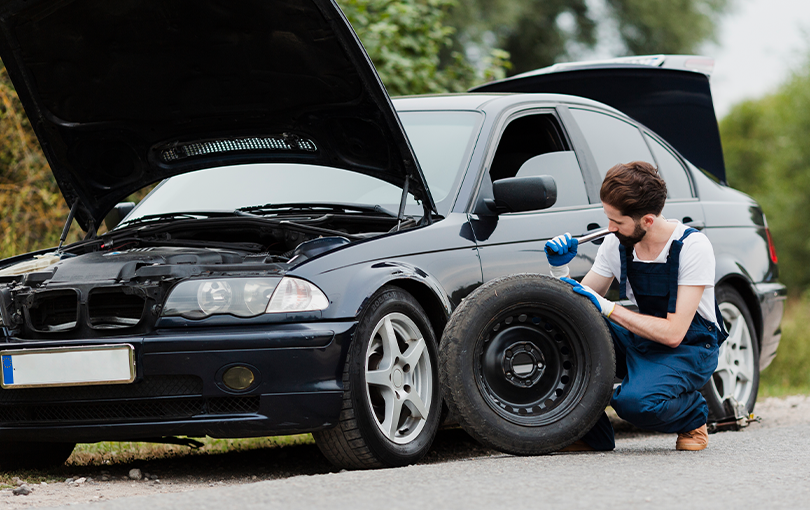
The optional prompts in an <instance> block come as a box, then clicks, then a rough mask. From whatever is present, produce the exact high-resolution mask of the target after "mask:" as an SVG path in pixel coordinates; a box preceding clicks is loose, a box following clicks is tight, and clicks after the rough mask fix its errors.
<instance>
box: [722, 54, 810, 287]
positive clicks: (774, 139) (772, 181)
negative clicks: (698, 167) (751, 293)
mask: <svg viewBox="0 0 810 510" xmlns="http://www.w3.org/2000/svg"><path fill="white" fill-rule="evenodd" d="M720 133H721V137H722V139H723V154H724V156H725V160H726V168H727V175H728V181H729V184H731V185H732V186H734V187H735V188H737V189H740V190H742V191H744V192H746V193H748V194H749V195H751V196H753V197H754V198H755V199H756V200H757V201H758V202H759V203H760V205H761V206H762V208H763V210H764V211H765V214H766V216H767V218H768V226H769V227H770V230H771V234H772V236H773V238H774V243H775V244H776V251H777V254H778V256H779V271H780V280H781V281H782V282H784V283H785V284H786V285H787V286H788V289H789V290H790V291H791V292H792V293H793V294H798V293H800V292H802V291H803V290H804V289H807V288H808V285H810V266H808V264H807V261H808V260H810V236H808V235H807V225H810V202H808V200H807V197H808V196H810V145H808V144H807V138H808V135H810V59H808V61H807V63H806V64H805V66H804V69H802V70H800V71H798V72H796V73H795V74H794V75H793V76H792V77H791V79H789V80H788V81H787V82H786V83H785V84H784V85H782V86H781V88H780V89H779V90H778V91H777V92H776V93H774V94H772V95H769V96H767V97H764V98H762V99H758V100H753V101H746V102H744V103H741V104H738V105H736V106H735V107H734V108H733V109H732V110H731V112H730V113H729V114H728V115H727V116H726V117H725V118H724V119H723V120H722V122H721V123H720Z"/></svg>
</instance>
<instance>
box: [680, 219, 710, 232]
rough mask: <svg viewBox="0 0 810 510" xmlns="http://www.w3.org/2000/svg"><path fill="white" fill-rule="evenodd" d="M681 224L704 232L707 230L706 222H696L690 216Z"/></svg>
mask: <svg viewBox="0 0 810 510" xmlns="http://www.w3.org/2000/svg"><path fill="white" fill-rule="evenodd" d="M681 223H683V224H684V225H686V226H687V227H692V228H695V229H698V230H703V229H704V228H706V222H705V221H701V220H698V221H695V220H693V219H692V218H690V217H689V216H685V217H684V218H683V219H682V220H681Z"/></svg>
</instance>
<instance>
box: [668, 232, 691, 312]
mask: <svg viewBox="0 0 810 510" xmlns="http://www.w3.org/2000/svg"><path fill="white" fill-rule="evenodd" d="M695 232H697V229H694V228H691V227H690V228H687V229H686V230H685V231H684V233H683V235H682V236H681V238H680V239H678V240H677V241H672V244H671V245H670V247H669V259H668V260H667V262H668V263H669V303H668V304H667V313H675V304H676V303H677V301H678V270H679V269H680V266H681V248H683V241H684V239H686V238H687V237H689V236H690V235H691V234H694V233H695Z"/></svg>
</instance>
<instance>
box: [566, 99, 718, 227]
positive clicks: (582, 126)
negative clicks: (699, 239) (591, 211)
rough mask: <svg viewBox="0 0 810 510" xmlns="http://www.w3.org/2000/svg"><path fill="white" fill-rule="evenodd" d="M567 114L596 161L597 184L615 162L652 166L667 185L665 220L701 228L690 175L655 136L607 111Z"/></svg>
mask: <svg viewBox="0 0 810 510" xmlns="http://www.w3.org/2000/svg"><path fill="white" fill-rule="evenodd" d="M570 112H571V116H572V117H573V118H574V120H575V121H576V123H577V127H578V128H579V130H580V131H581V132H582V134H583V137H584V139H585V141H586V142H587V144H588V148H589V150H590V152H591V154H592V155H593V158H594V160H595V162H596V168H597V171H598V173H599V182H600V183H601V181H602V180H603V179H604V178H605V174H606V173H607V171H608V170H609V169H610V168H611V167H612V166H613V165H615V164H617V163H629V162H630V161H647V162H649V163H652V164H653V165H655V166H656V168H658V170H659V173H660V175H661V177H663V179H664V181H666V183H667V202H666V204H665V206H664V211H663V215H664V217H665V218H668V219H676V220H679V221H681V222H683V223H689V224H692V225H694V226H696V227H697V228H703V225H704V223H703V221H704V218H703V209H702V208H701V207H700V204H699V203H698V201H697V199H696V198H695V197H694V193H693V190H692V185H691V181H690V179H689V176H688V174H687V173H686V170H685V169H684V167H683V164H682V163H681V161H680V159H679V158H678V157H677V156H676V155H675V153H674V151H672V149H670V148H669V146H668V145H666V144H665V143H664V142H663V141H662V140H661V139H660V138H659V137H658V136H656V135H654V134H652V133H651V132H649V131H646V130H645V131H644V132H642V131H641V130H640V129H639V127H638V126H637V125H636V124H634V123H633V122H631V121H629V120H627V119H626V118H623V117H621V116H619V115H616V114H612V113H611V112H608V111H603V110H597V109H591V108H585V107H571V108H570Z"/></svg>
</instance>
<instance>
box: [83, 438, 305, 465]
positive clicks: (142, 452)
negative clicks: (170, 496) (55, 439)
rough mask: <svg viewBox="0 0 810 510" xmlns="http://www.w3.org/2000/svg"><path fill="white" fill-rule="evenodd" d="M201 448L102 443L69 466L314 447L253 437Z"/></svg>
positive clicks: (292, 440) (85, 446)
mask: <svg viewBox="0 0 810 510" xmlns="http://www.w3.org/2000/svg"><path fill="white" fill-rule="evenodd" d="M197 440H198V441H200V442H201V443H203V445H204V446H202V447H201V448H193V447H189V446H183V445H175V444H161V443H137V442H126V441H123V442H116V441H102V442H100V443H86V444H79V445H77V446H76V449H74V450H73V454H72V455H71V456H70V459H68V462H67V465H68V466H100V465H112V464H119V463H131V462H133V461H136V460H153V459H158V458H166V457H175V456H184V455H211V454H217V453H225V452H233V451H246V450H256V449H261V448H279V447H284V446H290V445H299V444H315V441H314V439H312V435H311V434H299V435H294V436H274V437H255V438H249V439H214V438H211V437H206V438H202V439H199V438H198V439H197Z"/></svg>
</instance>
